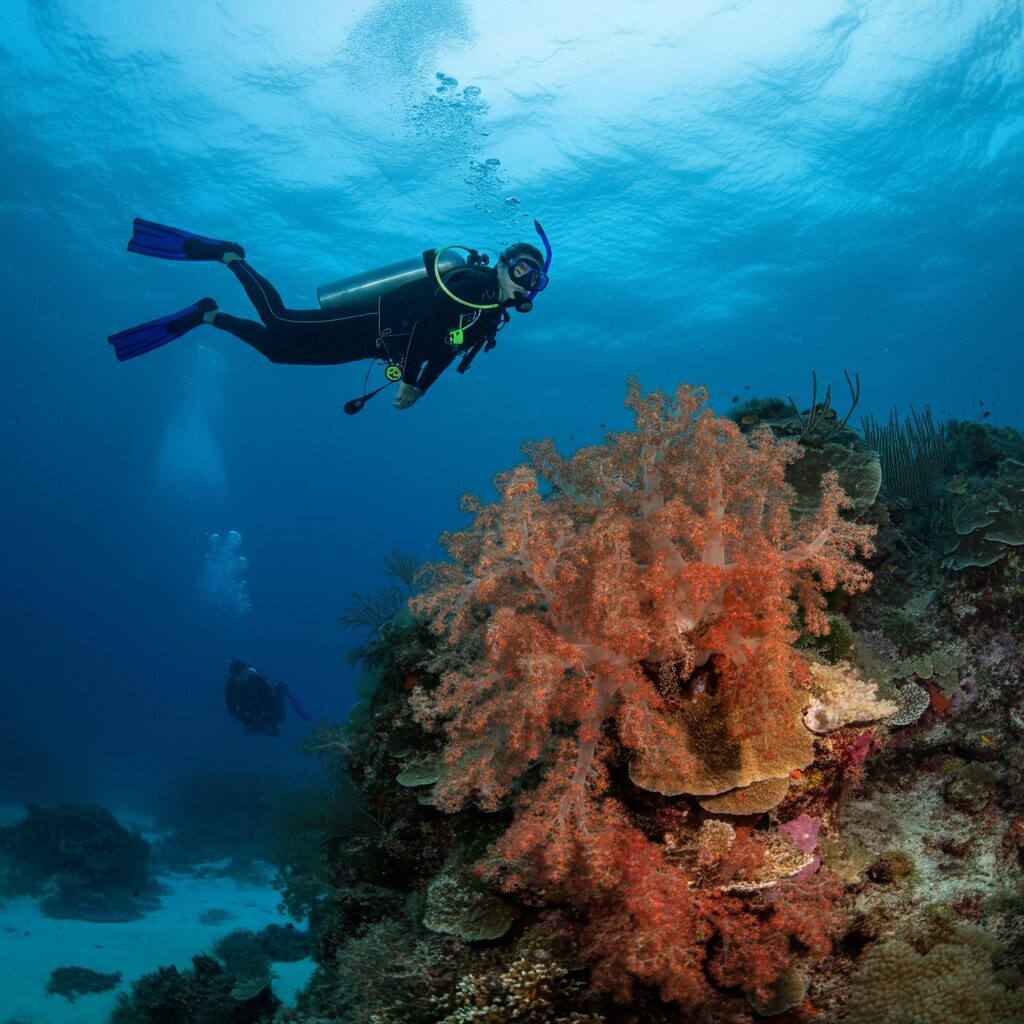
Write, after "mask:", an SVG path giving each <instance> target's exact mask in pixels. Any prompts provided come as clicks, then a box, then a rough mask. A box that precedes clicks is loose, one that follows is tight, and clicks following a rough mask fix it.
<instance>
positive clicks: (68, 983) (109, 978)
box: [46, 967, 121, 1003]
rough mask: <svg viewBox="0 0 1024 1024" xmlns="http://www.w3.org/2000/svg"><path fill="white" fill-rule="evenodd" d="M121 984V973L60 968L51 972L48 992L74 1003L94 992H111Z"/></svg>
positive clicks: (80, 968) (47, 987) (47, 986)
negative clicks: (80, 997)
mask: <svg viewBox="0 0 1024 1024" xmlns="http://www.w3.org/2000/svg"><path fill="white" fill-rule="evenodd" d="M120 984H121V972H120V971H115V972H114V973H113V974H103V973H102V972H101V971H93V970H90V969H89V968H88V967H58V968H57V969H56V970H54V971H51V972H50V980H49V981H48V982H47V983H46V991H47V992H49V993H50V995H55V996H63V997H64V998H65V999H66V1000H67V1001H68V1002H69V1003H73V1002H74V1001H75V1000H76V999H77V998H78V997H79V996H87V995H92V994H93V993H94V992H109V991H110V990H111V989H112V988H117V986H118V985H120Z"/></svg>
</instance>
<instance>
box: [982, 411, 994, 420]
mask: <svg viewBox="0 0 1024 1024" xmlns="http://www.w3.org/2000/svg"><path fill="white" fill-rule="evenodd" d="M991 415H992V413H990V412H989V411H988V410H987V409H986V410H985V411H984V412H983V413H982V414H981V418H982V419H983V420H987V419H988V418H989V416H991Z"/></svg>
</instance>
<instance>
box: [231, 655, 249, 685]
mask: <svg viewBox="0 0 1024 1024" xmlns="http://www.w3.org/2000/svg"><path fill="white" fill-rule="evenodd" d="M228 678H229V679H232V680H234V681H235V682H236V683H244V682H245V681H246V679H248V678H249V666H248V665H247V664H246V663H245V662H244V661H238V660H237V659H235V658H232V659H231V662H230V663H229V664H228Z"/></svg>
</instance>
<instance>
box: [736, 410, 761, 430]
mask: <svg viewBox="0 0 1024 1024" xmlns="http://www.w3.org/2000/svg"><path fill="white" fill-rule="evenodd" d="M760 418H761V417H760V416H758V415H757V413H756V412H748V413H747V415H746V416H744V417H743V419H741V420H740V423H742V424H743V426H745V427H752V426H753V425H754V424H755V423H756V422H757V421H758V420H759V419H760Z"/></svg>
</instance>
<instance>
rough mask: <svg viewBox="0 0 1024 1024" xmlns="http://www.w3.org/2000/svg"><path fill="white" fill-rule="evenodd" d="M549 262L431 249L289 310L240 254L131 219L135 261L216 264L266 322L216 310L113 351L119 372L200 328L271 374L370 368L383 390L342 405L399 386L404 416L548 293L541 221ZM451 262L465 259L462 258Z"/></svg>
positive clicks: (119, 342)
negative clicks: (274, 368) (279, 369)
mask: <svg viewBox="0 0 1024 1024" xmlns="http://www.w3.org/2000/svg"><path fill="white" fill-rule="evenodd" d="M533 223H534V228H535V229H536V231H537V234H538V235H540V238H541V240H542V241H543V243H544V250H545V252H544V255H542V254H541V252H540V250H539V249H538V248H537V247H536V246H535V245H532V244H530V243H529V242H517V243H515V244H514V245H511V246H509V247H508V248H507V249H505V250H504V251H503V252H502V253H501V254H500V255H499V256H498V260H497V263H496V264H495V265H494V266H493V267H492V266H490V265H489V263H490V260H489V257H488V256H487V255H486V254H483V253H480V252H478V251H477V250H475V249H469V248H467V247H465V246H459V245H449V246H445V247H444V248H443V249H428V250H427V251H426V252H424V253H423V254H422V255H421V256H420V257H417V258H416V259H412V260H406V261H404V262H401V263H395V264H391V265H390V266H387V267H381V268H378V269H374V270H371V271H368V272H366V273H364V274H359V275H354V276H353V277H349V278H343V279H342V280H340V281H335V282H332V283H330V284H326V285H321V287H320V288H318V289H317V298H318V299H319V301H320V307H321V308H319V309H289V308H287V307H286V306H285V304H284V302H283V301H282V299H281V296H280V294H279V293H278V291H277V289H276V288H274V286H273V285H272V284H271V283H270V282H269V281H268V280H267V279H266V278H265V277H263V276H262V275H260V274H258V273H257V272H256V271H255V270H253V268H252V267H251V266H249V264H248V263H247V262H246V259H245V250H244V249H243V248H242V247H241V246H240V245H238V244H237V243H236V242H224V241H218V240H217V239H214V238H205V237H204V236H202V235H195V234H192V233H191V232H189V231H182V230H180V229H178V228H171V227H167V226H165V225H163V224H156V223H154V222H153V221H148V220H142V219H140V218H136V219H135V224H134V233H133V234H132V237H131V240H130V241H129V242H128V251H129V252H134V253H138V254H139V255H142V256H153V257H156V258H157V259H164V260H187V261H209V262H220V263H224V264H226V265H227V268H228V269H229V270H230V271H231V273H232V274H234V275H235V277H236V278H238V281H239V283H240V284H241V285H242V287H243V288H244V289H245V293H246V295H247V296H248V297H249V300H250V302H252V304H253V306H254V307H255V309H256V312H257V313H258V314H259V317H260V322H257V321H255V320H246V319H243V318H241V317H236V316H232V315H231V314H229V313H222V312H221V311H220V309H219V308H218V306H217V303H216V302H215V301H214V300H213V299H209V298H206V299H200V300H199V301H198V302H197V303H195V304H194V305H192V306H189V307H188V308H187V309H182V310H179V311H178V312H176V313H171V314H170V315H168V316H164V317H160V318H158V319H156V320H151V321H149V322H147V323H144V324H140V325H139V326H138V327H130V328H128V330H125V331H119V332H118V333H117V334H112V335H111V336H110V338H109V339H108V340H109V341H110V344H111V345H113V346H114V352H115V354H116V356H117V358H118V360H120V361H122V362H123V361H124V360H127V359H134V358H135V357H136V356H140V355H143V354H144V353H146V352H151V351H152V350H153V349H155V348H159V347H160V346H162V345H166V344H167V343H168V342H170V341H174V340H175V339H176V338H180V337H181V336H182V335H184V334H187V333H188V332H189V331H191V330H193V329H195V328H196V327H199V326H200V325H201V324H210V325H211V326H212V327H216V328H217V329H218V330H222V331H227V332H228V333H229V334H233V335H234V336H235V337H236V338H240V339H241V340H242V341H244V342H245V343H246V344H247V345H251V346H252V347H253V348H254V349H256V351H257V352H260V353H262V355H264V356H266V358H267V359H269V360H270V361H271V362H272V363H290V364H303V365H315V366H325V365H335V364H339V363H350V362H355V361H357V360H363V359H369V360H373V361H374V362H376V361H381V362H383V364H384V377H385V380H386V381H387V383H385V384H382V385H381V386H380V387H378V388H377V389H376V390H374V391H370V392H367V390H366V386H367V381H368V380H369V374H370V369H372V367H373V364H374V363H373V362H371V364H370V369H367V375H366V378H365V379H364V382H363V394H362V395H361V396H360V397H358V398H354V399H352V400H351V401H350V402H347V403H346V404H345V412H347V413H349V414H352V413H357V412H359V410H360V409H362V408H363V406H364V405H365V404H366V402H367V401H369V399H371V398H372V397H373V396H374V395H376V394H377V393H378V392H380V391H383V390H384V388H386V387H389V386H390V385H391V384H394V383H398V385H399V387H398V393H397V395H396V397H395V400H394V402H393V403H392V404H393V405H394V407H395V408H396V409H408V408H409V407H410V406H411V405H412V404H413V403H414V402H416V401H417V399H419V398H420V397H421V396H422V395H423V394H424V393H425V392H426V391H427V390H428V389H429V388H430V386H431V385H432V384H433V383H434V381H436V380H437V378H438V377H439V376H440V375H441V373H443V372H444V371H445V370H446V369H447V368H448V366H450V365H451V363H452V362H453V361H454V360H455V358H456V357H457V356H459V357H461V358H460V360H459V365H458V367H457V372H459V373H465V372H466V370H467V369H469V366H470V364H471V363H472V361H473V359H474V358H475V357H476V355H477V353H478V352H480V351H484V352H489V351H490V350H491V349H492V348H494V346H495V343H496V335H497V332H498V331H499V330H500V329H501V328H502V327H504V326H505V324H507V323H508V321H509V319H510V315H509V312H508V310H509V309H510V308H514V309H516V310H517V311H519V312H521V313H528V312H529V311H530V310H531V309H532V308H533V300H534V298H535V297H536V296H537V293H538V292H541V291H543V290H544V289H545V288H546V287H547V284H548V268H549V267H550V266H551V245H550V243H549V242H548V239H547V235H545V234H544V229H543V228H542V227H541V226H540V224H539V223H538V222H537V221H534V222H533ZM456 250H459V251H462V252H465V253H466V256H465V257H462V256H459V255H457V254H456Z"/></svg>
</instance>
